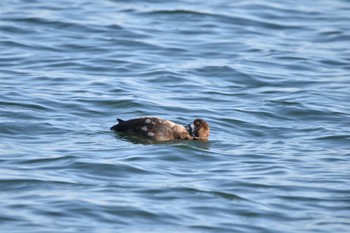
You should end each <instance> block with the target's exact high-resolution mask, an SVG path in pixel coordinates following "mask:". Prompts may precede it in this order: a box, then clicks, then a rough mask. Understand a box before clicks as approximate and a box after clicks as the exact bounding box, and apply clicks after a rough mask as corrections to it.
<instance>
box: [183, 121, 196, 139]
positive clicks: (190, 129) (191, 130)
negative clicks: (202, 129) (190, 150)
mask: <svg viewBox="0 0 350 233" xmlns="http://www.w3.org/2000/svg"><path fill="white" fill-rule="evenodd" d="M185 128H186V130H187V132H188V133H189V134H190V135H191V136H192V137H194V135H193V130H194V125H193V123H192V124H189V125H186V126H185Z"/></svg>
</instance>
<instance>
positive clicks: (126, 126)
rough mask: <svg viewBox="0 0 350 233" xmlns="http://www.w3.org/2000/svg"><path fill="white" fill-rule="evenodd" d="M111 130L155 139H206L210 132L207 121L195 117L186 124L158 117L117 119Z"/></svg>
mask: <svg viewBox="0 0 350 233" xmlns="http://www.w3.org/2000/svg"><path fill="white" fill-rule="evenodd" d="M117 120H118V124H116V125H114V126H112V127H111V130H114V131H119V132H124V133H127V134H132V135H138V136H142V137H146V138H148V139H152V140H155V141H170V140H207V139H208V137H209V133H210V128H209V125H208V123H207V122H206V121H205V120H202V119H196V120H194V121H193V122H192V123H191V124H189V125H187V126H182V125H178V124H175V123H174V122H172V121H168V120H164V119H162V118H158V117H141V118H135V119H130V120H125V121H124V120H121V119H117Z"/></svg>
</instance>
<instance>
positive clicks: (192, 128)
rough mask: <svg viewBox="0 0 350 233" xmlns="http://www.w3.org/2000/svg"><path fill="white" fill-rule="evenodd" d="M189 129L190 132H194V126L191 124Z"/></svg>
mask: <svg viewBox="0 0 350 233" xmlns="http://www.w3.org/2000/svg"><path fill="white" fill-rule="evenodd" d="M190 127H191V130H192V132H193V131H194V124H193V123H192V124H191V125H190Z"/></svg>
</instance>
